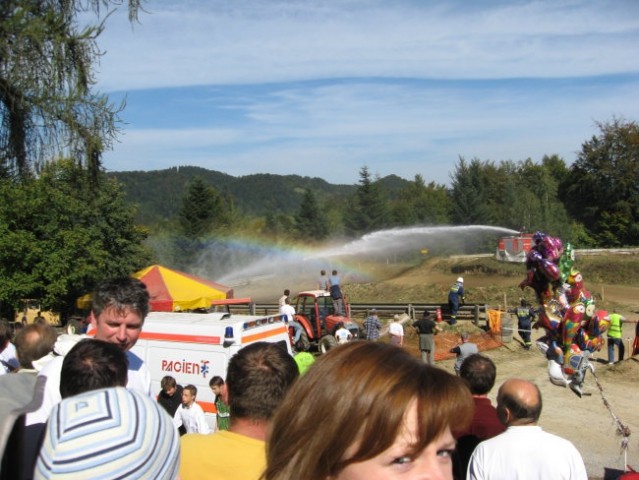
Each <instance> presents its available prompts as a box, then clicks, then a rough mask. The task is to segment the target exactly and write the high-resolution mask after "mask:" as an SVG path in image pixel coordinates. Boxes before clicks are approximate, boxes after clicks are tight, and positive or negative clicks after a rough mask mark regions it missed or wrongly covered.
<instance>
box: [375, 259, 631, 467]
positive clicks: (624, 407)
mask: <svg viewBox="0 0 639 480" xmlns="http://www.w3.org/2000/svg"><path fill="white" fill-rule="evenodd" d="M463 276H464V279H465V282H464V283H465V286H466V290H467V291H468V292H469V294H472V291H473V289H477V288H480V289H482V288H483V289H489V288H494V287H496V288H497V289H502V290H503V291H507V292H510V297H511V298H510V299H506V302H508V303H510V305H511V306H513V305H514V304H515V303H516V302H517V300H518V298H514V297H515V296H516V294H517V292H518V290H517V288H516V285H517V284H518V283H519V281H520V280H521V278H513V277H499V276H494V275H486V274H479V273H478V274H473V273H468V272H466V273H464V275H463ZM522 278H523V269H522ZM585 280H586V287H587V288H588V289H589V290H590V291H591V293H595V294H596V295H597V298H598V301H597V305H598V307H600V308H606V306H607V304H610V303H614V304H615V305H616V306H617V307H618V311H619V313H621V314H622V315H624V316H625V317H626V318H627V319H637V318H639V315H637V313H639V312H637V310H639V288H637V287H632V286H615V285H610V284H605V285H601V284H590V285H589V284H588V282H587V278H586V279H585ZM453 281H454V275H451V274H450V273H446V272H442V271H440V270H439V269H437V268H436V262H431V263H426V264H424V265H422V266H421V267H419V268H414V269H410V270H408V271H406V272H405V273H404V274H403V275H399V276H397V277H395V278H392V279H389V280H386V281H384V282H381V283H380V284H379V285H377V286H376V287H375V288H374V290H376V291H377V293H376V295H380V292H384V291H387V292H392V291H395V290H396V289H397V290H398V291H402V286H405V287H407V288H408V290H409V291H411V290H412V292H413V294H415V293H417V290H418V289H424V292H423V294H424V295H428V294H432V293H433V292H434V291H441V292H442V293H441V295H443V294H444V293H445V292H446V291H447V290H448V287H449V286H450V285H449V284H451V283H452V282H453ZM416 286H417V287H416ZM513 286H515V288H513ZM413 299H415V297H413ZM420 300H421V298H420ZM495 300H501V297H497V299H495V298H493V302H491V303H492V304H493V305H494V302H495ZM377 301H389V302H391V301H393V299H392V298H388V297H381V298H379V300H377ZM444 301H445V297H444V296H441V297H440V300H439V302H444ZM499 303H501V302H499ZM460 323H461V322H460ZM467 323H468V326H466V327H463V328H466V329H467V330H471V331H472V329H473V328H474V327H473V326H472V325H471V324H470V322H467ZM634 327H635V325H634V324H624V328H623V338H624V339H625V340H626V352H627V353H626V360H624V361H623V362H619V363H617V364H615V365H611V366H609V365H608V364H607V363H608V360H607V349H606V347H604V348H603V349H602V350H601V351H600V352H596V353H595V354H594V358H593V364H594V366H595V376H593V375H592V374H591V373H590V372H588V374H587V376H586V381H585V383H584V387H583V391H584V396H583V397H582V398H579V397H578V396H577V395H576V394H575V393H573V392H572V391H571V390H570V389H568V388H562V387H558V386H556V385H553V384H551V383H550V381H549V380H548V374H547V360H546V358H545V356H544V355H543V354H542V353H541V352H540V351H539V350H538V349H536V348H535V347H533V348H531V349H530V350H525V349H524V348H523V345H522V344H521V343H520V341H519V339H518V336H517V334H515V335H514V338H513V340H512V341H511V342H510V343H501V342H500V341H499V340H501V338H493V339H487V338H486V336H488V337H490V335H489V334H487V333H485V332H484V331H483V330H481V329H478V328H477V329H475V331H474V332H473V333H471V341H476V342H477V343H481V344H482V345H484V346H485V348H487V350H485V351H483V352H482V353H485V354H486V355H487V356H489V357H490V358H491V359H492V360H493V361H494V362H495V364H496V365H497V381H496V383H495V388H494V389H493V391H492V392H491V394H490V395H489V397H490V398H491V400H492V401H493V403H494V402H495V399H496V393H497V387H498V386H499V385H500V384H501V383H502V382H503V381H504V380H506V379H508V378H513V377H517V378H523V379H526V380H530V381H533V382H535V383H536V384H537V385H538V386H539V388H540V390H541V393H542V398H543V411H542V415H541V420H540V425H541V426H542V428H544V430H546V431H548V432H551V433H554V434H556V435H559V436H561V437H564V438H567V439H568V440H570V441H571V442H572V443H573V444H574V445H575V446H576V447H577V449H578V450H579V451H580V452H581V454H582V456H583V459H584V462H585V464H586V469H587V471H588V478H590V479H603V478H604V475H605V472H606V469H608V470H623V469H624V468H625V465H630V466H631V467H633V468H634V469H636V470H639V415H638V414H637V410H638V408H637V407H638V403H637V399H638V398H639V358H638V357H632V358H627V356H628V352H630V351H631V346H632V339H633V338H634ZM409 330H410V329H407V331H409ZM543 333H544V332H543V331H542V330H536V331H534V332H533V341H534V340H535V339H537V338H539V337H541V336H542V335H543ZM435 343H436V348H437V349H438V350H439V355H436V358H438V359H440V360H438V361H437V365H438V366H439V367H441V368H444V369H446V370H449V371H451V372H452V371H453V364H454V358H453V356H452V355H446V351H447V350H448V349H449V348H450V345H451V344H456V343H457V333H452V332H451V333H446V332H444V334H439V335H437V336H436V337H435ZM629 347H630V348H629ZM406 348H408V349H409V350H410V351H411V352H412V353H413V354H414V355H415V356H419V349H418V341H417V336H416V335H415V334H413V333H412V332H408V335H407V338H406ZM615 354H616V353H615ZM445 357H448V358H445ZM599 386H601V390H600V389H599ZM615 418H616V419H617V420H618V421H619V422H621V424H622V425H623V426H625V427H628V428H629V429H630V432H631V435H630V437H629V442H628V449H627V451H626V452H625V453H624V451H623V450H622V448H621V440H622V437H621V436H620V435H619V434H618V433H617V432H618V426H619V424H618V423H616V422H615ZM522 448H526V446H524V445H522ZM531 454H534V452H531ZM610 473H612V472H610ZM606 478H608V477H606ZM610 478H616V476H615V477H610Z"/></svg>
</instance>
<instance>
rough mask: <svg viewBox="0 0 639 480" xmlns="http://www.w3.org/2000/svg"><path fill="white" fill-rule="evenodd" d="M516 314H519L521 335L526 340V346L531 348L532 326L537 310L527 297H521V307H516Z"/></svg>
mask: <svg viewBox="0 0 639 480" xmlns="http://www.w3.org/2000/svg"><path fill="white" fill-rule="evenodd" d="M515 315H517V326H518V328H519V336H520V337H521V340H522V341H523V342H524V348H525V349H526V350H530V346H531V345H532V342H531V341H530V333H531V328H532V322H533V320H534V318H535V315H536V312H535V310H534V309H533V308H532V307H531V306H530V305H529V304H528V302H527V301H526V300H525V299H523V298H522V299H521V302H520V305H519V307H517V308H516V309H515Z"/></svg>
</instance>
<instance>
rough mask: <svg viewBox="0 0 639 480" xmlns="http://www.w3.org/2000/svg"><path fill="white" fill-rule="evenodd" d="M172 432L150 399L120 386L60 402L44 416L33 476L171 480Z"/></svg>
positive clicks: (175, 449)
mask: <svg viewBox="0 0 639 480" xmlns="http://www.w3.org/2000/svg"><path fill="white" fill-rule="evenodd" d="M179 464H180V443H179V435H178V433H177V430H176V429H175V428H174V427H173V422H172V420H171V418H170V417H169V416H168V415H167V413H166V412H165V411H164V410H163V409H162V408H161V407H160V406H159V405H158V404H157V403H156V402H154V401H153V400H152V399H150V398H148V397H145V396H143V395H141V394H139V393H137V392H135V391H131V390H127V389H125V388H122V387H116V388H105V389H101V390H94V391H91V392H87V393H83V394H81V395H77V396H74V397H69V398H66V399H64V400H62V402H61V403H59V404H58V405H56V406H55V407H54V409H53V410H52V412H51V416H50V417H49V423H48V424H47V429H46V436H45V438H44V444H43V446H42V450H41V451H40V456H39V457H38V463H37V465H36V469H35V473H34V478H36V479H43V478H52V479H53V478H55V479H62V478H64V479H87V478H90V479H92V480H93V479H110V480H111V479H118V478H121V479H142V478H148V479H167V480H169V479H174V478H176V477H177V474H178V468H179Z"/></svg>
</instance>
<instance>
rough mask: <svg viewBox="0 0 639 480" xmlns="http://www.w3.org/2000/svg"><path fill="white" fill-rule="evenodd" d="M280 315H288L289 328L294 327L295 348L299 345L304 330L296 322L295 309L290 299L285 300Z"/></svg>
mask: <svg viewBox="0 0 639 480" xmlns="http://www.w3.org/2000/svg"><path fill="white" fill-rule="evenodd" d="M280 314H281V315H286V321H287V322H288V326H289V327H292V328H293V330H294V331H295V333H294V334H293V346H295V345H297V342H299V340H300V337H301V336H302V332H303V331H304V329H303V328H302V325H300V323H299V322H297V321H296V320H295V307H294V306H293V305H291V300H290V299H289V298H288V297H286V299H285V300H284V305H282V306H281V307H280Z"/></svg>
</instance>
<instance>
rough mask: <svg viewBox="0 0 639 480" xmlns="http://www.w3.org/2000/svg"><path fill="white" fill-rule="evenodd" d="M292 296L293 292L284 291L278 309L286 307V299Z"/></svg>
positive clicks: (278, 301)
mask: <svg viewBox="0 0 639 480" xmlns="http://www.w3.org/2000/svg"><path fill="white" fill-rule="evenodd" d="M290 294H291V291H290V290H289V289H288V288H287V289H286V290H284V293H283V294H282V296H281V297H280V298H278V300H277V308H279V309H281V308H282V307H283V306H284V305H286V299H287V298H289V295H290Z"/></svg>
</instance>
